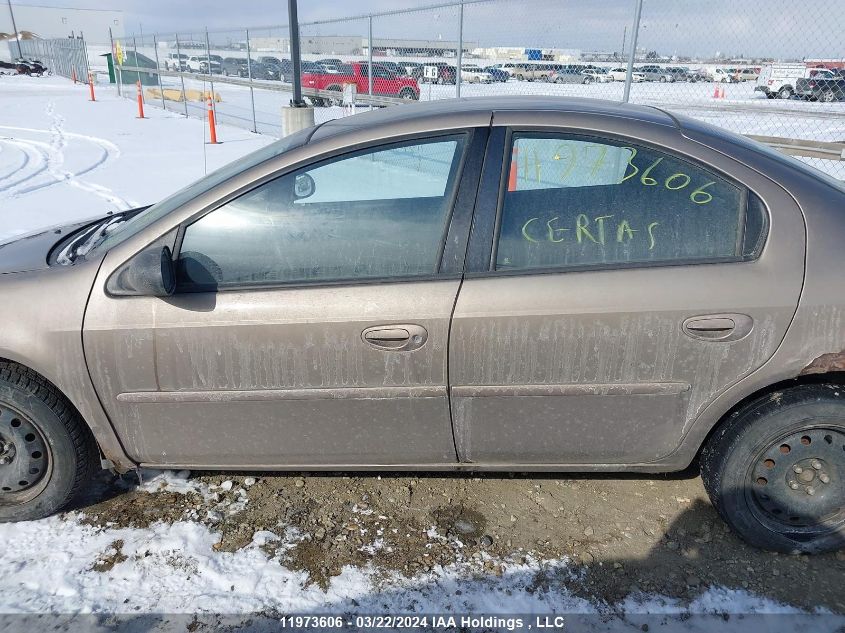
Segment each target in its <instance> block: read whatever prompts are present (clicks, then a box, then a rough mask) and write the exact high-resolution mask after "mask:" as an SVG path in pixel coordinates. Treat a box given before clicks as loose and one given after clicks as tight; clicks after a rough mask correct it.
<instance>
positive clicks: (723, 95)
mask: <svg viewBox="0 0 845 633" xmlns="http://www.w3.org/2000/svg"><path fill="white" fill-rule="evenodd" d="M719 98H720V99H724V98H725V87H724V86H722V87H721V88H719Z"/></svg>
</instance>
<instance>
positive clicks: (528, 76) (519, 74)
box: [513, 62, 583, 81]
mask: <svg viewBox="0 0 845 633" xmlns="http://www.w3.org/2000/svg"><path fill="white" fill-rule="evenodd" d="M560 68H562V66H560V65H559V64H542V63H539V62H528V63H525V64H523V65H519V66H516V67H515V69H514V74H513V77H515V78H516V79H518V80H520V81H549V80H550V77H551V76H552V75H553V74H554V73H555V71H556V70H558V69H560ZM581 68H582V69H583V66H581Z"/></svg>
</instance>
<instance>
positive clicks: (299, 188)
mask: <svg viewBox="0 0 845 633" xmlns="http://www.w3.org/2000/svg"><path fill="white" fill-rule="evenodd" d="M316 190H317V184H316V183H315V182H314V179H313V178H312V177H311V176H309V175H308V174H299V175H298V176H297V177H296V179H295V180H294V183H293V199H294V200H302V199H303V198H308V197H309V196H313V195H314V192H315V191H316Z"/></svg>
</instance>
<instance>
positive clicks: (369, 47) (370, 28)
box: [367, 15, 373, 110]
mask: <svg viewBox="0 0 845 633" xmlns="http://www.w3.org/2000/svg"><path fill="white" fill-rule="evenodd" d="M367 30H368V32H367V94H368V95H370V97H372V96H373V16H372V15H369V16H368V17H367ZM372 102H373V100H372V99H370V110H372V109H373V103H372Z"/></svg>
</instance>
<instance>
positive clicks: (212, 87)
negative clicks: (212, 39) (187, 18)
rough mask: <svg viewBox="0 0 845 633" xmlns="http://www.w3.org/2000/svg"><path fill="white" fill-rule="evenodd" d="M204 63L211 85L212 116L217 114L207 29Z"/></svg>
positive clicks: (206, 30)
mask: <svg viewBox="0 0 845 633" xmlns="http://www.w3.org/2000/svg"><path fill="white" fill-rule="evenodd" d="M205 61H206V62H207V63H208V77H209V80H208V81H209V83H210V84H211V96H212V99H211V102H210V103H211V108H212V109H213V110H214V114H215V115H216V114H217V104H216V103H215V101H214V99H213V97H214V72H213V71H212V70H211V44H209V40H208V27H205Z"/></svg>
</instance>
